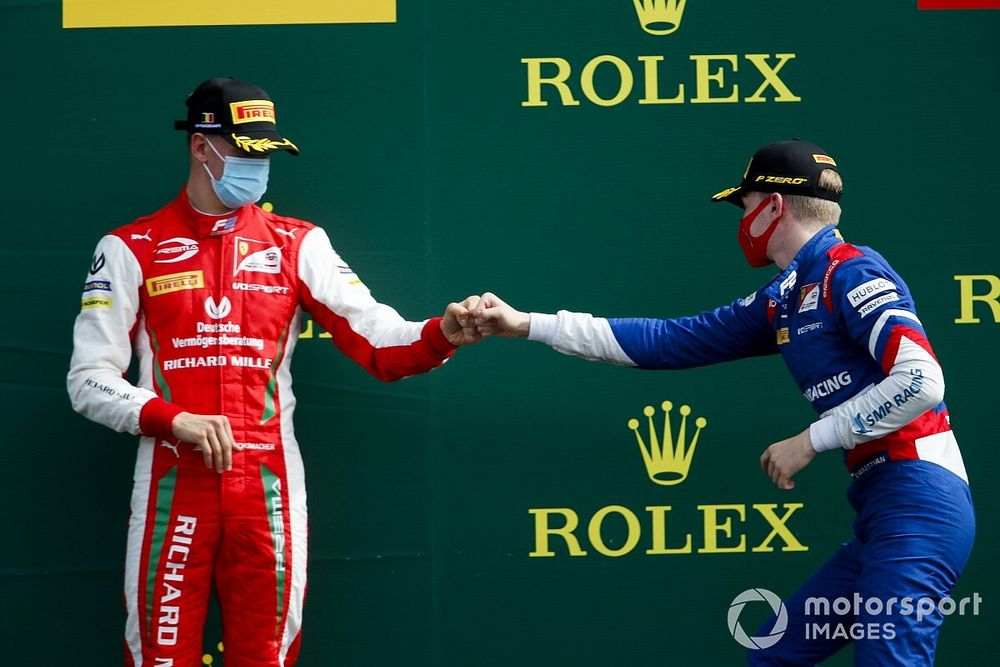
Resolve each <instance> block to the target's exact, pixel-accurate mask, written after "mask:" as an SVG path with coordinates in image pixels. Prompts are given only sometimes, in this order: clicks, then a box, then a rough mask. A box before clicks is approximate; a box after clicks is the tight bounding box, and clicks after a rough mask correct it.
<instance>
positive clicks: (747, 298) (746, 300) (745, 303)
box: [739, 292, 757, 308]
mask: <svg viewBox="0 0 1000 667" xmlns="http://www.w3.org/2000/svg"><path fill="white" fill-rule="evenodd" d="M756 300H757V292H754V293H753V294H748V295H747V296H745V297H743V298H742V299H740V300H739V304H740V305H741V306H743V307H744V308H749V307H750V304H752V303H753V302H754V301H756Z"/></svg>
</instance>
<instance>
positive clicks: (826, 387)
mask: <svg viewBox="0 0 1000 667" xmlns="http://www.w3.org/2000/svg"><path fill="white" fill-rule="evenodd" d="M849 384H851V374H850V373H848V372H847V371H842V372H840V373H837V374H836V375H834V376H833V377H828V378H827V379H825V380H822V381H821V382H817V383H816V384H814V385H813V386H811V387H809V388H808V389H806V390H805V392H804V393H803V395H804V396H805V397H806V399H808V400H809V402H810V403H813V402H815V401H816V399H818V398H826V397H827V396H830V395H831V394H833V393H836V392H838V391H840V390H841V389H843V388H844V387H846V386H847V385H849Z"/></svg>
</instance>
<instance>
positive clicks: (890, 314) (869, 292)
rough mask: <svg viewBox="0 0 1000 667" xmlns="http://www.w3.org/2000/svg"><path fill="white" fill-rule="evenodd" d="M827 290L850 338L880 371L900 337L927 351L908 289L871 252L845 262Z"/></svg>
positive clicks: (889, 364) (894, 353)
mask: <svg viewBox="0 0 1000 667" xmlns="http://www.w3.org/2000/svg"><path fill="white" fill-rule="evenodd" d="M866 250H867V249H866ZM831 291H832V292H833V294H832V295H831V302H832V306H833V308H834V310H835V311H837V312H838V314H839V316H840V318H841V320H842V321H843V322H844V325H845V326H846V328H847V330H848V332H849V333H850V336H851V338H852V339H853V340H854V341H855V342H856V343H857V344H858V346H860V347H861V348H862V349H865V350H867V351H868V353H869V354H870V355H871V357H872V358H873V359H874V360H875V361H876V362H877V363H878V364H879V365H880V366H882V368H883V370H884V371H886V372H888V369H889V368H890V367H892V365H893V363H894V362H895V360H896V356H897V352H898V349H899V344H900V338H901V337H904V336H905V337H906V338H908V339H910V340H912V341H914V342H916V343H917V344H918V345H920V346H921V347H924V348H925V349H927V350H928V352H930V344H929V343H928V342H927V337H926V334H925V333H924V328H923V325H922V324H921V323H920V320H919V319H918V318H917V313H916V308H915V306H914V303H913V297H912V296H911V295H910V290H909V288H908V287H907V286H906V283H904V282H903V279H902V278H900V277H899V275H898V274H897V273H896V272H895V271H893V270H892V269H891V268H890V267H889V265H888V264H887V263H886V262H885V260H884V259H882V258H881V257H879V256H878V255H875V253H873V252H872V251H870V250H868V251H867V252H866V254H865V256H863V257H859V258H857V259H853V260H851V261H848V262H846V263H845V264H844V266H843V268H842V269H840V270H839V271H837V273H836V274H834V278H833V281H832V284H831Z"/></svg>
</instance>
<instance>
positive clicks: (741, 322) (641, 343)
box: [608, 290, 778, 369]
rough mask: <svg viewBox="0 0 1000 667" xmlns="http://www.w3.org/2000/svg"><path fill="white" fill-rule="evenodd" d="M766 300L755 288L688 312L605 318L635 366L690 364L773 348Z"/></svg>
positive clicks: (758, 353)
mask: <svg viewBox="0 0 1000 667" xmlns="http://www.w3.org/2000/svg"><path fill="white" fill-rule="evenodd" d="M767 303H768V297H767V296H766V295H765V294H764V293H763V290H758V291H757V292H754V293H753V294H752V295H750V296H748V297H747V298H745V299H737V300H736V301H734V302H733V303H731V304H729V305H728V306H722V307H720V308H716V309H715V310H712V311H706V312H704V313H702V314H700V315H694V316H691V317H679V318H676V319H670V320H655V319H643V318H620V319H608V323H609V324H610V325H611V330H612V332H613V333H614V336H615V338H616V339H617V340H618V344H619V345H621V347H622V350H624V351H625V354H627V355H628V356H629V358H631V359H632V360H633V361H635V362H636V364H637V365H638V366H639V367H640V368H651V369H679V368H693V367H695V366H708V365H710V364H717V363H719V362H723V361H732V360H734V359H742V358H744V357H756V356H762V355H766V354H775V353H777V351H778V345H777V342H776V339H775V332H774V329H773V328H772V327H771V324H770V322H769V319H768V315H767Z"/></svg>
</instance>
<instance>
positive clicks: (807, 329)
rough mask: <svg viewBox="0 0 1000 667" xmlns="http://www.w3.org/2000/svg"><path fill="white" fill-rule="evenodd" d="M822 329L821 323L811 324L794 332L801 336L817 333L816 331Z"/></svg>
mask: <svg viewBox="0 0 1000 667" xmlns="http://www.w3.org/2000/svg"><path fill="white" fill-rule="evenodd" d="M822 328H823V323H822V322H812V323H810V324H807V325H805V326H803V327H799V328H798V329H797V330H796V331H795V333H797V334H798V335H800V336H801V335H802V334H807V333H809V332H810V331H817V330H819V329H822Z"/></svg>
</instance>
